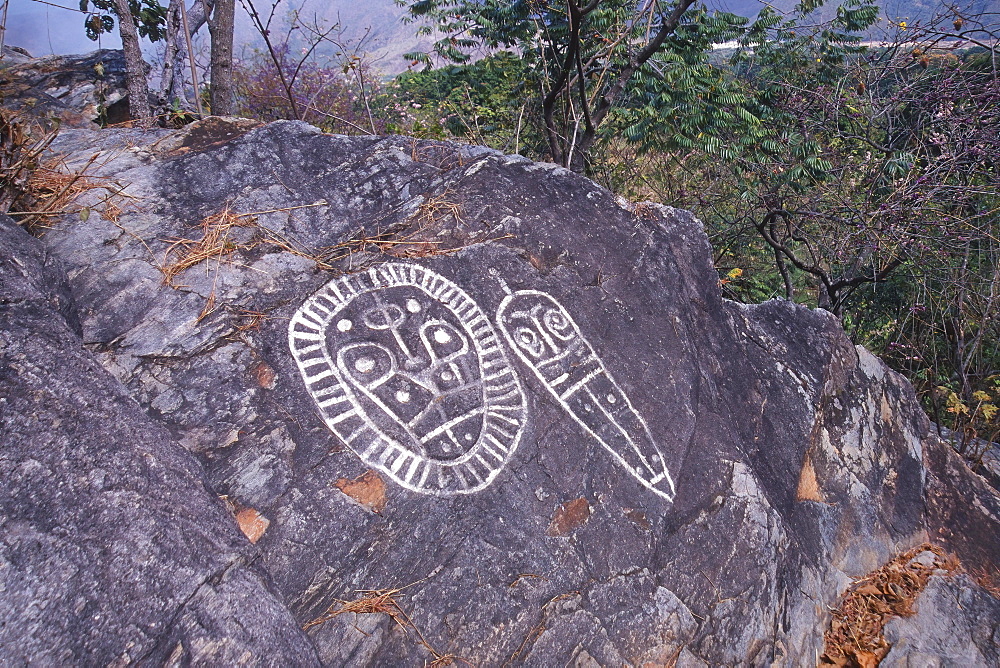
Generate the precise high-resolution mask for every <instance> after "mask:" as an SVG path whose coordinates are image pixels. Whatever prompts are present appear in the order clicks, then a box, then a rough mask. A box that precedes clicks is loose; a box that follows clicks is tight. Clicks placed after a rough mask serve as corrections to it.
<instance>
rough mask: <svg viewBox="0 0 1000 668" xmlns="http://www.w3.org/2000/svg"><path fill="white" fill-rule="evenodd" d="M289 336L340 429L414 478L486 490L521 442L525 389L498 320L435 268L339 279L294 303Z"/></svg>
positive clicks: (428, 487)
mask: <svg viewBox="0 0 1000 668" xmlns="http://www.w3.org/2000/svg"><path fill="white" fill-rule="evenodd" d="M288 342H289V346H290V348H291V350H292V354H293V355H294V357H295V360H296V362H297V363H298V367H299V371H300V372H301V373H302V378H303V380H305V383H306V386H307V387H308V389H309V393H310V394H311V395H312V397H313V399H314V400H315V401H316V404H317V406H318V407H319V410H320V413H321V414H322V416H323V419H324V420H325V421H326V423H327V425H328V426H329V427H330V429H331V430H333V432H334V433H335V434H336V435H337V436H338V437H340V438H341V439H342V440H343V441H344V442H345V443H346V444H347V445H348V447H350V448H351V449H352V450H353V451H354V452H355V453H357V454H358V455H359V456H360V457H361V459H363V460H364V461H365V462H366V463H367V464H368V465H369V466H372V467H373V468H376V469H378V470H380V471H382V472H383V473H385V474H386V475H388V476H389V477H390V478H391V479H392V480H394V481H396V482H397V483H399V484H400V485H402V486H403V487H406V488H407V489H410V490H413V491H416V492H423V493H428V494H439V495H450V494H468V493H471V492H476V491H479V490H481V489H483V488H485V487H486V486H487V485H489V484H490V483H491V482H492V481H493V479H494V478H495V477H496V476H497V474H498V473H499V472H500V470H501V468H502V467H503V466H504V464H505V463H506V462H507V460H508V459H509V458H510V456H511V454H512V453H513V452H514V450H515V449H516V448H517V446H518V443H519V441H520V439H521V434H522V432H523V430H524V425H525V400H524V394H523V392H522V390H521V384H520V381H519V380H518V378H517V376H516V375H515V373H514V370H513V369H512V367H511V364H510V362H509V360H508V359H507V356H506V354H505V353H504V349H503V348H502V347H501V345H500V341H499V339H498V337H497V335H496V332H495V330H494V329H493V326H492V324H491V323H490V321H489V320H488V319H487V318H486V316H485V315H484V314H483V312H482V310H481V309H480V308H479V306H478V305H477V304H476V303H475V302H473V301H472V299H471V298H470V297H469V296H468V295H467V294H466V293H465V292H464V291H463V290H462V289H461V288H459V287H458V286H456V285H455V284H454V283H452V282H451V281H449V280H448V279H446V278H444V277H442V276H440V275H438V274H436V273H434V272H433V271H430V270H429V269H425V268H423V267H420V266H417V265H411V264H396V263H388V264H383V265H380V266H378V267H374V268H372V269H370V270H368V271H367V272H364V273H360V274H352V275H348V276H344V277H342V278H339V279H336V280H334V281H331V282H330V283H328V284H327V285H326V286H325V287H323V289H321V290H320V291H319V292H317V293H316V294H315V295H313V296H312V297H311V298H309V299H308V300H307V301H306V302H305V303H304V304H303V305H302V306H301V307H300V308H299V310H298V311H296V313H295V315H294V316H293V317H292V320H291V323H290V324H289V328H288Z"/></svg>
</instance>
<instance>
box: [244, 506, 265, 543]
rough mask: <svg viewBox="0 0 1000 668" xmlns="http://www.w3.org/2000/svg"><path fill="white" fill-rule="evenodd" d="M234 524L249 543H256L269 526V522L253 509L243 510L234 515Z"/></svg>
mask: <svg viewBox="0 0 1000 668" xmlns="http://www.w3.org/2000/svg"><path fill="white" fill-rule="evenodd" d="M236 524H237V525H238V526H239V527H240V531H242V532H243V535H245V536H246V537H247V539H248V540H249V541H250V542H251V543H256V542H257V541H258V540H260V538H261V536H263V535H264V532H265V531H267V527H269V526H271V520H269V519H267V518H266V517H264V516H263V515H261V514H260V513H258V512H257V511H256V510H254V509H253V508H243V509H242V510H239V511H238V512H237V513H236Z"/></svg>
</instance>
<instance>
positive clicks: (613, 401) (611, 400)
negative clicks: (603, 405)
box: [608, 394, 618, 404]
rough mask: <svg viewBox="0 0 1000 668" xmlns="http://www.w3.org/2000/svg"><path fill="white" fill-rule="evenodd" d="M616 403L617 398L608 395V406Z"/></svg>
mask: <svg viewBox="0 0 1000 668" xmlns="http://www.w3.org/2000/svg"><path fill="white" fill-rule="evenodd" d="M616 401H618V399H617V397H615V395H613V394H609V395H608V403H609V404H613V403H615V402H616Z"/></svg>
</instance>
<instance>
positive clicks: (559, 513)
mask: <svg viewBox="0 0 1000 668" xmlns="http://www.w3.org/2000/svg"><path fill="white" fill-rule="evenodd" d="M590 512H591V511H590V502H589V501H587V499H586V497H582V496H581V497H580V498H579V499H573V500H572V501H567V502H566V503H564V504H562V505H561V506H559V508H558V509H557V510H556V514H555V515H554V516H553V517H552V524H550V525H549V531H548V533H549V535H550V536H568V535H569V534H570V533H571V532H572V531H573V530H574V529H576V528H578V527H580V526H583V525H584V524H586V522H587V520H589V519H590Z"/></svg>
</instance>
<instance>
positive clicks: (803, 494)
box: [795, 452, 824, 503]
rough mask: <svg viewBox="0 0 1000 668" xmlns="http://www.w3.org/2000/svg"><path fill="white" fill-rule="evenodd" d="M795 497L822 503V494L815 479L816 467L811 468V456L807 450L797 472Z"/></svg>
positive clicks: (799, 499)
mask: <svg viewBox="0 0 1000 668" xmlns="http://www.w3.org/2000/svg"><path fill="white" fill-rule="evenodd" d="M795 499H796V500H798V501H819V502H820V503H824V501H823V495H822V494H821V493H820V491H819V482H818V481H817V480H816V469H815V468H813V463H812V457H810V456H809V453H808V452H807V453H806V456H805V457H803V458H802V470H801V471H800V472H799V486H798V489H797V490H796V491H795Z"/></svg>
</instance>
